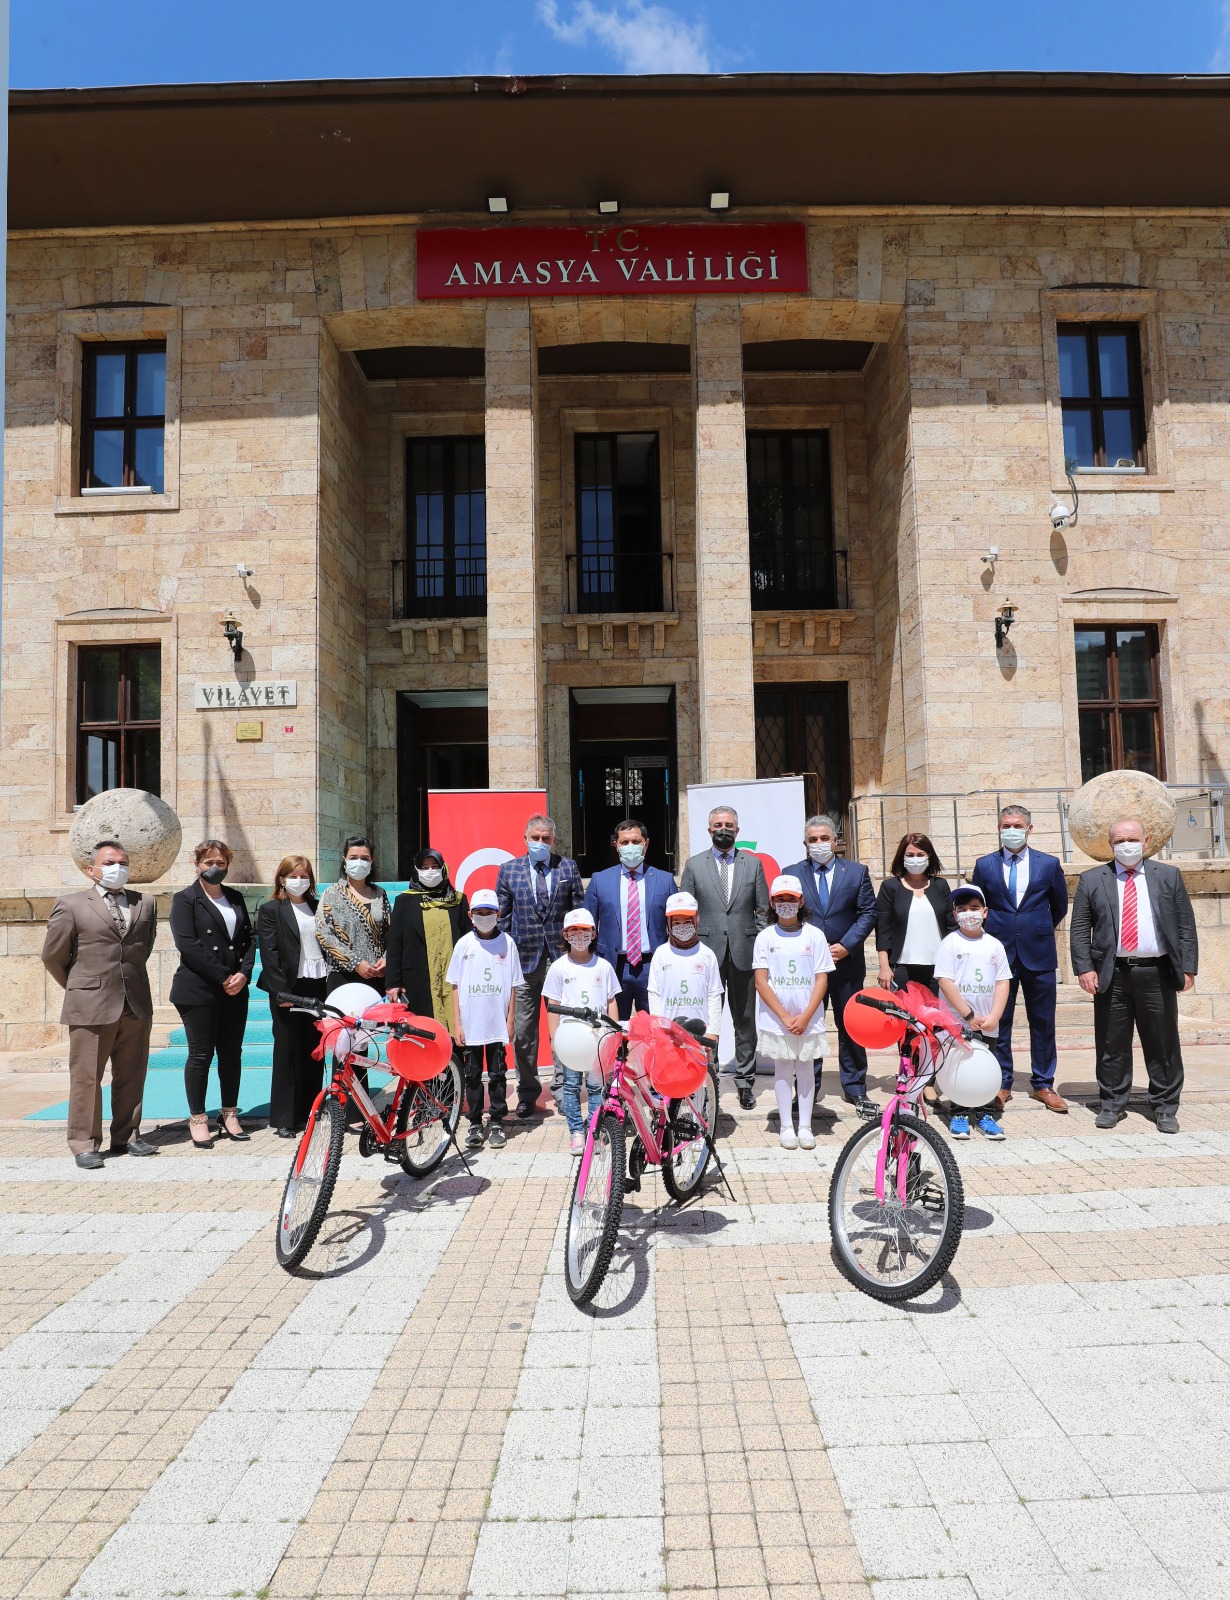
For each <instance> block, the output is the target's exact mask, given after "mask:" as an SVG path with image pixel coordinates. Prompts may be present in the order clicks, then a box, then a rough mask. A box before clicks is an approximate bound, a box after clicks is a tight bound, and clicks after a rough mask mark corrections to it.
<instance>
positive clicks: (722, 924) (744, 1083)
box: [679, 806, 769, 1111]
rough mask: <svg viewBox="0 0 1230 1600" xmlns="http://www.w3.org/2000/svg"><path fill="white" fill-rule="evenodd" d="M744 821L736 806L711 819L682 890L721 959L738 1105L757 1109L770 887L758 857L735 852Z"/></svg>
mask: <svg viewBox="0 0 1230 1600" xmlns="http://www.w3.org/2000/svg"><path fill="white" fill-rule="evenodd" d="M738 835H739V816H738V813H737V812H736V811H735V810H734V808H733V807H731V806H714V808H713V810H712V811H711V812H710V813H709V838H710V839H711V840H712V844H711V846H710V848H709V849H708V850H702V851H701V853H700V854H699V855H696V856H691V857H689V859H688V861H687V862H686V863H685V864H684V868H683V878H682V881H681V882H680V885H679V887H680V888H681V889H682V890H683V892H684V893H685V894H691V895H695V896H696V903H697V905H698V906H699V907H700V918H699V920H700V942H701V943H702V944H705V945H708V946H709V948H710V950H712V951H713V953H714V955H715V956H716V957H717V961H718V969H719V971H720V972H721V975H722V985H723V987H724V988H725V990H726V999H727V1002H728V1003H729V1005H730V1015H731V1020H732V1021H733V1023H734V1027H735V1084H736V1086H737V1088H738V1090H739V1104H740V1105H741V1106H742V1107H743V1109H744V1110H745V1111H750V1110H751V1109H752V1107H753V1106H754V1105H755V1104H756V1090H755V1083H756V985H755V983H754V982H753V979H752V946H753V945H754V944H755V943H756V935H757V934H758V933H759V932H760V930H761V929H762V928H763V927H765V926H767V924H768V921H769V885H768V883H767V882H766V881H765V875H764V868H763V867H762V866H761V864H760V859H759V857H757V856H753V855H749V854H748V852H747V851H746V850H736V849H735V840H736V839H737V838H738Z"/></svg>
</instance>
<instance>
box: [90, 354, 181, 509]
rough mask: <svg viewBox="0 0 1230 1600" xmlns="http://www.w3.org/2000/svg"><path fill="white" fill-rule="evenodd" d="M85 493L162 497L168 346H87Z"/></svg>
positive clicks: (164, 462) (164, 466)
mask: <svg viewBox="0 0 1230 1600" xmlns="http://www.w3.org/2000/svg"><path fill="white" fill-rule="evenodd" d="M81 390H82V406H81V492H82V494H83V495H90V494H109V493H117V492H126V493H129V494H131V493H134V492H140V491H142V490H148V491H149V493H150V494H162V492H163V489H164V484H165V477H166V403H167V347H166V344H165V342H157V343H154V342H146V341H142V342H139V343H138V342H134V343H131V344H117V343H112V342H110V341H108V342H98V343H87V344H84V345H83V346H82V385H81Z"/></svg>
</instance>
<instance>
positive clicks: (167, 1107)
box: [26, 1060, 272, 1134]
mask: <svg viewBox="0 0 1230 1600" xmlns="http://www.w3.org/2000/svg"><path fill="white" fill-rule="evenodd" d="M180 1065H181V1067H182V1065H183V1062H182V1060H181V1062H180ZM271 1076H272V1074H271V1073H270V1072H269V1069H268V1068H267V1067H257V1068H255V1069H249V1068H248V1066H247V1064H246V1063H245V1065H244V1069H243V1077H242V1078H241V1080H240V1084H239V1110H240V1113H241V1115H244V1116H267V1115H268V1114H269V1084H270V1078H271ZM209 1078H210V1084H209V1092H208V1094H207V1096H206V1109H207V1110H208V1111H210V1112H211V1113H212V1114H213V1115H214V1116H216V1115H217V1113H218V1110H219V1108H220V1106H221V1104H222V1102H221V1100H220V1099H219V1097H218V1079H217V1076H216V1074H215V1073H213V1072H211V1073H210V1075H209ZM102 1114H103V1130H104V1134H105V1131H106V1127H107V1124H108V1122H109V1121H110V1120H111V1090H110V1089H109V1088H105V1089H104V1090H103V1112H102ZM187 1117H188V1103H187V1101H186V1100H185V1099H184V1078H183V1073H182V1072H151V1073H150V1075H149V1077H148V1078H147V1079H146V1080H145V1095H144V1098H143V1100H142V1102H141V1126H142V1127H143V1128H152V1127H153V1126H154V1125H155V1124H156V1123H160V1122H184V1121H186V1120H187ZM67 1118H68V1101H67V1100H61V1101H60V1103H59V1104H58V1105H54V1106H46V1107H45V1108H44V1109H43V1110H42V1111H35V1112H32V1113H31V1115H30V1116H28V1117H27V1118H26V1121H27V1122H64V1121H66V1120H67Z"/></svg>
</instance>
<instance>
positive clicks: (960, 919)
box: [957, 911, 982, 933]
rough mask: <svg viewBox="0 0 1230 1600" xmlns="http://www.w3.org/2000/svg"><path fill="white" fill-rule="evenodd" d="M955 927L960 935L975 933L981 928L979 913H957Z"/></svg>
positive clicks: (980, 913)
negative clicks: (958, 929)
mask: <svg viewBox="0 0 1230 1600" xmlns="http://www.w3.org/2000/svg"><path fill="white" fill-rule="evenodd" d="M957 927H958V928H960V930H961V932H962V933H977V932H978V930H979V928H981V927H982V912H981V911H958V912H957Z"/></svg>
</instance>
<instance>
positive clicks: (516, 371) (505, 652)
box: [485, 300, 543, 789]
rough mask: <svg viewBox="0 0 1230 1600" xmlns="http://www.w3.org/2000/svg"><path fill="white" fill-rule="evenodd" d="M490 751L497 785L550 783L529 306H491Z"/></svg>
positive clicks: (523, 303) (513, 786)
mask: <svg viewBox="0 0 1230 1600" xmlns="http://www.w3.org/2000/svg"><path fill="white" fill-rule="evenodd" d="M486 351H487V392H486V407H485V409H486V418H485V431H486V446H487V448H486V455H487V750H488V761H489V766H490V778H489V782H490V784H491V787H492V788H493V789H517V788H522V787H524V788H536V787H537V786H538V785H540V784H541V783H542V779H543V750H542V665H541V654H542V651H541V640H540V628H539V604H538V572H537V564H536V561H535V553H536V547H537V538H536V528H535V522H536V509H537V496H536V484H535V478H536V474H535V462H534V455H535V452H534V390H535V382H534V377H535V374H534V341H533V334H532V330H531V326H530V311H529V304H528V302H526V301H524V300H522V301H511V300H504V301H501V300H493V301H491V302H490V303H489V305H488V307H487V343H486Z"/></svg>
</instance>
